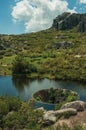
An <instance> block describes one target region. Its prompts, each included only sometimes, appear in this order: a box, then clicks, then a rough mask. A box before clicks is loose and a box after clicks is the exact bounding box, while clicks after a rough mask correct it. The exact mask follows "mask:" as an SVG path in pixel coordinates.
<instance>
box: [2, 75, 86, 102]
mask: <svg viewBox="0 0 86 130" xmlns="http://www.w3.org/2000/svg"><path fill="white" fill-rule="evenodd" d="M50 87H53V88H65V89H70V90H73V91H76V92H78V94H79V95H80V99H81V100H83V101H86V84H84V83H77V82H71V81H55V80H49V79H46V78H45V79H42V80H27V79H25V78H12V77H11V76H1V77H0V95H3V96H5V95H11V96H19V97H20V98H21V99H23V100H28V99H30V98H31V96H32V95H33V93H35V92H36V91H38V90H41V89H48V88H50Z"/></svg>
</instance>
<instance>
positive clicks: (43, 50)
mask: <svg viewBox="0 0 86 130" xmlns="http://www.w3.org/2000/svg"><path fill="white" fill-rule="evenodd" d="M85 39H86V34H85V33H79V32H76V30H74V29H73V30H66V31H56V30H52V29H49V30H45V31H41V32H37V33H32V34H22V35H0V66H1V67H0V75H9V74H12V71H13V73H15V74H18V73H20V74H27V75H28V76H29V78H34V77H35V78H44V77H47V78H51V79H63V80H78V81H86V80H85V77H86V73H85V70H86V42H85ZM18 60H21V61H22V62H21V64H18ZM23 60H24V61H23ZM14 61H15V62H14ZM18 65H20V66H22V67H23V68H22V67H21V68H22V69H21V72H20V69H19V68H20V67H19V68H18ZM15 66H17V68H16V67H15ZM31 66H33V67H32V68H31ZM13 68H14V69H13ZM24 68H25V70H24ZM26 68H27V69H26ZM17 69H19V70H18V71H17Z"/></svg>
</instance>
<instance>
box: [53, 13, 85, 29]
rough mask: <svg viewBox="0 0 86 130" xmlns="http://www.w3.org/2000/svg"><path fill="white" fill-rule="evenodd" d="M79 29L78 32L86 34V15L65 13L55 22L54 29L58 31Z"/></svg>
mask: <svg viewBox="0 0 86 130" xmlns="http://www.w3.org/2000/svg"><path fill="white" fill-rule="evenodd" d="M74 27H77V31H79V32H86V13H85V14H77V13H72V14H71V13H69V12H65V13H63V14H62V15H59V16H57V17H56V18H55V19H54V21H53V25H52V28H54V29H57V30H68V29H73V28H74Z"/></svg>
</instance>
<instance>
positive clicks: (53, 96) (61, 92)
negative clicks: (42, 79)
mask: <svg viewBox="0 0 86 130" xmlns="http://www.w3.org/2000/svg"><path fill="white" fill-rule="evenodd" d="M33 98H34V99H35V100H36V101H40V102H44V103H51V104H57V106H58V107H60V106H61V105H63V104H64V103H66V102H71V101H75V100H78V98H79V97H78V94H77V93H76V92H74V91H70V90H67V89H53V88H50V89H43V90H40V91H38V92H36V93H34V95H33ZM57 109H58V108H57Z"/></svg>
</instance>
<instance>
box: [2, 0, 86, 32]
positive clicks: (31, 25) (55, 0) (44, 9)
mask: <svg viewBox="0 0 86 130" xmlns="http://www.w3.org/2000/svg"><path fill="white" fill-rule="evenodd" d="M65 11H70V12H79V13H86V0H0V34H21V33H30V32H36V31H39V30H43V29H46V28H49V27H50V26H51V25H52V21H53V19H54V18H55V17H56V16H57V15H59V14H61V13H63V12H65Z"/></svg>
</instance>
